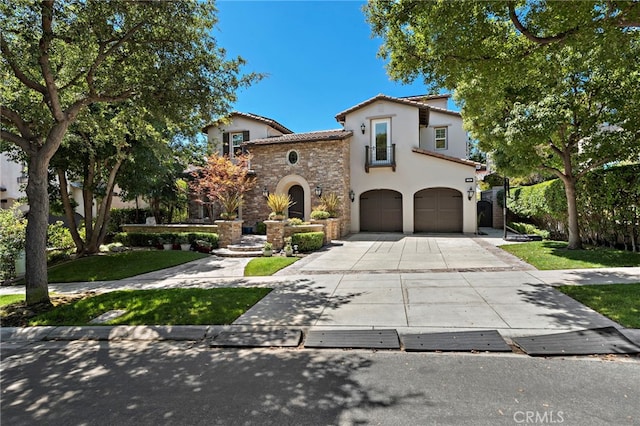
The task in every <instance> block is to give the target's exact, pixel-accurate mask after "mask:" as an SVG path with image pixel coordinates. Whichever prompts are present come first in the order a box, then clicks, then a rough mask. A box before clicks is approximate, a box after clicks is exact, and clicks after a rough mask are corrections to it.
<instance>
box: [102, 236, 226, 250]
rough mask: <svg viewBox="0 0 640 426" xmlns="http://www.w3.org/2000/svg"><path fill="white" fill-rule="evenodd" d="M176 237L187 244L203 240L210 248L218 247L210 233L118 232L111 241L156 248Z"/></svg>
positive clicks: (216, 239) (215, 239)
mask: <svg viewBox="0 0 640 426" xmlns="http://www.w3.org/2000/svg"><path fill="white" fill-rule="evenodd" d="M178 237H186V238H187V241H189V244H193V243H194V242H195V241H196V240H204V241H207V242H209V243H211V247H212V248H217V247H218V234H212V233H210V232H166V233H158V234H145V233H142V232H120V233H118V234H116V235H115V237H114V238H113V241H114V242H116V243H122V244H124V245H126V246H130V247H156V246H158V245H159V244H161V241H167V242H173V241H175V240H176V238H178Z"/></svg>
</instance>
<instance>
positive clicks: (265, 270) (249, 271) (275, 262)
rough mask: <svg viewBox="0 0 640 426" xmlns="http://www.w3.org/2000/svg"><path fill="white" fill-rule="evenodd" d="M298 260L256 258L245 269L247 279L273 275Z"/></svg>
mask: <svg viewBox="0 0 640 426" xmlns="http://www.w3.org/2000/svg"><path fill="white" fill-rule="evenodd" d="M297 260H298V258H297V257H282V256H274V257H256V258H255V259H251V261H250V262H249V263H247V266H245V268H244V276H245V277H257V276H268V275H273V274H275V273H276V272H278V271H279V270H280V269H282V268H285V267H287V266H289V265H291V264H292V263H294V262H296V261H297Z"/></svg>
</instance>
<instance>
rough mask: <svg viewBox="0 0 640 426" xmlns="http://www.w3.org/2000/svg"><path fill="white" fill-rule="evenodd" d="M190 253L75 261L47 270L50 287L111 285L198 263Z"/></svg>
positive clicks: (131, 253)
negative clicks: (147, 273) (119, 281)
mask: <svg viewBox="0 0 640 426" xmlns="http://www.w3.org/2000/svg"><path fill="white" fill-rule="evenodd" d="M205 256H207V255H206V254H202V253H196V252H192V251H177V250H173V251H161V250H149V251H147V250H144V251H142V250H136V251H127V252H123V253H114V254H108V255H99V256H90V257H83V258H80V259H75V260H72V261H70V262H66V263H63V264H60V265H56V266H54V267H52V268H50V269H49V282H50V283H69V282H78V281H113V280H120V279H123V278H128V277H132V276H134V275H139V274H144V273H146V272H152V271H157V270H159V269H164V268H169V267H171V266H176V265H181V264H183V263H186V262H190V261H192V260H196V259H200V258H203V257H205Z"/></svg>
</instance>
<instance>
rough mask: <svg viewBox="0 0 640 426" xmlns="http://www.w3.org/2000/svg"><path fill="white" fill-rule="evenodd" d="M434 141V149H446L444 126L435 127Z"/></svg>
mask: <svg viewBox="0 0 640 426" xmlns="http://www.w3.org/2000/svg"><path fill="white" fill-rule="evenodd" d="M435 142H436V149H447V128H446V127H436V128H435Z"/></svg>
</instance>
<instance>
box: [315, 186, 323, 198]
mask: <svg viewBox="0 0 640 426" xmlns="http://www.w3.org/2000/svg"><path fill="white" fill-rule="evenodd" d="M316 196H317V197H322V187H321V186H320V185H318V186H316Z"/></svg>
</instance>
